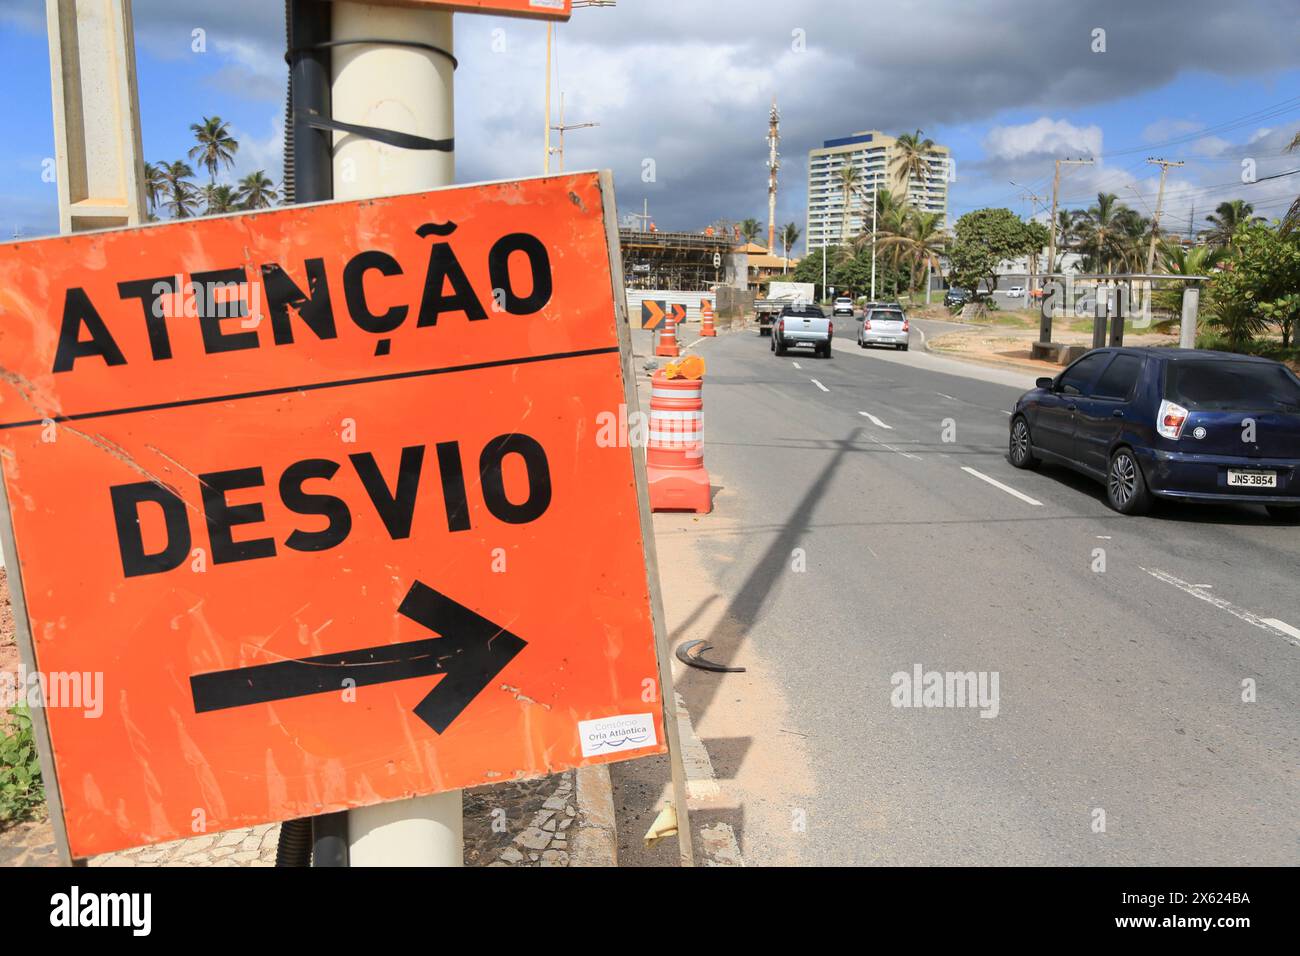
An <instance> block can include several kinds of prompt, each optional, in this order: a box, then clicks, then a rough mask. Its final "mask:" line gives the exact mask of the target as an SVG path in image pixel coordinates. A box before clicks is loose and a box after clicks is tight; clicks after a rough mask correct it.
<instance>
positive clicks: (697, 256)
mask: <svg viewBox="0 0 1300 956" xmlns="http://www.w3.org/2000/svg"><path fill="white" fill-rule="evenodd" d="M618 238H619V245H620V246H621V247H622V256H623V279H624V281H625V282H626V283H627V287H628V288H629V289H666V290H682V291H700V290H705V289H708V288H710V287H712V286H715V285H718V284H721V283H727V282H729V281H731V280H732V277H733V272H734V269H735V268H736V263H735V261H734V240H733V238H732V237H731V236H730V235H709V234H707V233H701V232H659V231H657V230H656V231H645V232H643V231H640V230H637V229H620V230H619V231H618ZM741 275H742V276H743V275H744V272H743V265H742V272H741Z"/></svg>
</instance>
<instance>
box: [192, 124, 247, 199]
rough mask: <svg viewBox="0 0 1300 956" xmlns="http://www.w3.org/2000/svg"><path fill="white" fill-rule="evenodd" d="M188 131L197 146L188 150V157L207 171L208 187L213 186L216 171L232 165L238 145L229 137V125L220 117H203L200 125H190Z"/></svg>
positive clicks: (215, 179)
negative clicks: (196, 141)
mask: <svg viewBox="0 0 1300 956" xmlns="http://www.w3.org/2000/svg"><path fill="white" fill-rule="evenodd" d="M190 131H191V132H192V133H193V134H194V138H195V139H196V140H198V144H197V145H196V146H193V147H191V148H190V152H189V157H190V159H192V160H195V161H196V162H197V163H198V164H199V165H200V166H202V167H203V168H204V169H206V170H207V171H208V180H209V185H214V184H215V183H216V181H217V171H218V170H219V169H220V168H221V167H222V166H227V167H229V166H233V165H234V162H235V153H236V152H238V150H239V143H238V142H236V140H235V139H234V138H233V137H232V136H231V135H230V124H229V123H227V122H224V121H223V120H222V119H221V117H220V116H205V117H203V122H202V123H191V124H190Z"/></svg>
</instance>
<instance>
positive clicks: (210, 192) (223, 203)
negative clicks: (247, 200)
mask: <svg viewBox="0 0 1300 956" xmlns="http://www.w3.org/2000/svg"><path fill="white" fill-rule="evenodd" d="M199 192H200V193H201V194H202V195H203V215H205V216H218V215H221V214H222V213H227V212H234V211H235V210H236V209H238V208H239V200H238V198H237V197H236V195H235V190H234V189H233V188H231V187H230V186H227V185H226V184H225V183H221V184H219V185H212V184H211V183H209V184H208V185H207V186H204V187H203V188H202V189H200V190H199Z"/></svg>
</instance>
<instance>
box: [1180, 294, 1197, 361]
mask: <svg viewBox="0 0 1300 956" xmlns="http://www.w3.org/2000/svg"><path fill="white" fill-rule="evenodd" d="M1200 306H1201V287H1200V286H1196V285H1189V286H1188V287H1187V288H1186V289H1184V290H1183V324H1182V327H1181V328H1180V329H1179V332H1178V345H1179V347H1180V348H1185V349H1194V348H1196V313H1197V311H1198V310H1199V309H1200Z"/></svg>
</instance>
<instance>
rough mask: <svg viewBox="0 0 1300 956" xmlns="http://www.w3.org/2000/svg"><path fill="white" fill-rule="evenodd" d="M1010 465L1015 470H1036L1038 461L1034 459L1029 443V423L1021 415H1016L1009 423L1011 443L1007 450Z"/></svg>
mask: <svg viewBox="0 0 1300 956" xmlns="http://www.w3.org/2000/svg"><path fill="white" fill-rule="evenodd" d="M1008 457H1009V458H1010V459H1011V464H1013V465H1015V466H1016V467H1017V468H1037V467H1038V459H1037V458H1035V457H1034V452H1033V449H1032V448H1031V447H1030V443H1029V423H1028V422H1027V421H1025V418H1024V416H1023V415H1017V416H1016V418H1015V420H1014V421H1013V422H1012V423H1011V443H1010V446H1009V448H1008Z"/></svg>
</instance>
